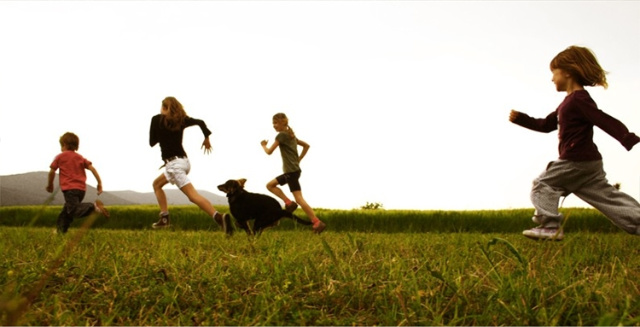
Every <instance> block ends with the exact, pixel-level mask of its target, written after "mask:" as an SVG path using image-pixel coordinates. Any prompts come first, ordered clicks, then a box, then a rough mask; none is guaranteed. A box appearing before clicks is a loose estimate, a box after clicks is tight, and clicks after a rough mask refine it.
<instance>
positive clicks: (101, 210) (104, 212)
mask: <svg viewBox="0 0 640 327" xmlns="http://www.w3.org/2000/svg"><path fill="white" fill-rule="evenodd" d="M94 205H95V207H96V211H97V212H98V213H100V214H101V215H103V216H105V217H107V218H109V211H108V210H107V208H105V207H104V203H102V201H100V200H96V203H94Z"/></svg>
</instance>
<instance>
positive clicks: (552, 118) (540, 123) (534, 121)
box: [509, 110, 558, 133]
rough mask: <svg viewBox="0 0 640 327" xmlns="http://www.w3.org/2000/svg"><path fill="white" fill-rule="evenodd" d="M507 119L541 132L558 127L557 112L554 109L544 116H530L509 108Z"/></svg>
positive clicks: (547, 131)
mask: <svg viewBox="0 0 640 327" xmlns="http://www.w3.org/2000/svg"><path fill="white" fill-rule="evenodd" d="M509 121H510V122H512V123H514V124H516V125H520V126H522V127H525V128H528V129H530V130H534V131H537V132H541V133H549V132H552V131H555V130H556V129H558V113H557V112H555V111H554V112H552V113H550V114H549V115H547V117H545V118H532V117H530V116H529V115H527V114H525V113H522V112H519V111H515V110H511V112H510V113H509Z"/></svg>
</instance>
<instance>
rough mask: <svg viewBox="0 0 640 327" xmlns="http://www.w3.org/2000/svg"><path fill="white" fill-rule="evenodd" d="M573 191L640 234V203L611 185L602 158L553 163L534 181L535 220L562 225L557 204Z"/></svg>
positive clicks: (550, 225)
mask: <svg viewBox="0 0 640 327" xmlns="http://www.w3.org/2000/svg"><path fill="white" fill-rule="evenodd" d="M571 193H573V194H575V195H576V196H577V197H579V198H580V199H582V200H584V201H585V202H587V203H588V204H590V205H592V206H593V207H594V208H596V209H598V210H600V212H602V213H603V214H604V215H605V216H606V217H607V218H609V220H611V222H613V224H614V225H616V226H618V227H620V228H621V229H623V230H624V231H625V232H627V233H629V234H634V235H640V203H638V201H636V200H635V199H634V198H632V197H631V196H629V195H627V194H625V193H623V192H620V191H618V190H617V189H616V188H615V187H613V186H611V185H609V183H608V182H607V179H606V178H605V172H604V170H603V168H602V160H595V161H569V160H557V161H552V162H550V163H549V165H548V166H547V169H546V170H545V171H544V172H543V173H542V174H541V175H540V176H539V177H538V178H536V179H535V180H534V181H533V188H532V189H531V202H532V203H533V206H534V207H535V209H536V212H535V216H534V219H535V220H537V221H538V223H540V224H541V225H542V226H543V227H547V228H558V227H560V225H561V224H562V219H563V217H562V214H560V213H559V212H558V203H559V201H560V197H562V196H567V195H569V194H571Z"/></svg>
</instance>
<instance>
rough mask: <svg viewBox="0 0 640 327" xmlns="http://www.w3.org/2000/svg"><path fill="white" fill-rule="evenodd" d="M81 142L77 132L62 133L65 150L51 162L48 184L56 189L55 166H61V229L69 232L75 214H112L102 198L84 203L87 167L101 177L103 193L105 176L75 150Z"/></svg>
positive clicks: (51, 190) (80, 215)
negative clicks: (54, 182) (102, 176)
mask: <svg viewBox="0 0 640 327" xmlns="http://www.w3.org/2000/svg"><path fill="white" fill-rule="evenodd" d="M79 145H80V139H79V138H78V136H77V135H75V134H73V133H70V132H67V133H64V135H62V136H61V137H60V147H61V151H62V153H60V154H58V155H57V156H56V157H55V159H53V162H52V163H51V166H49V167H50V168H51V170H49V181H48V184H47V187H46V190H47V192H49V193H51V192H53V180H54V178H55V176H56V170H58V169H60V178H59V179H60V189H61V190H62V193H63V194H64V207H63V208H62V212H60V215H59V216H58V223H57V226H58V232H59V233H62V234H64V233H66V232H67V230H68V229H69V226H70V225H71V222H73V218H80V217H86V216H88V215H90V214H91V213H93V212H98V213H100V214H102V215H103V216H105V217H107V218H108V217H109V212H108V211H107V209H106V208H105V207H104V204H103V203H102V201H100V200H96V202H95V203H87V202H85V203H83V202H82V200H83V199H84V195H85V192H86V190H87V184H86V181H87V175H86V174H85V169H88V170H90V171H91V173H93V176H94V177H95V178H96V181H98V186H97V188H98V195H100V194H102V180H101V179H100V175H98V171H96V169H95V168H94V167H93V165H92V164H91V161H89V160H87V159H85V158H84V157H82V156H81V155H80V154H78V153H77V152H76V151H77V150H78V147H79Z"/></svg>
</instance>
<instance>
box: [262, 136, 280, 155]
mask: <svg viewBox="0 0 640 327" xmlns="http://www.w3.org/2000/svg"><path fill="white" fill-rule="evenodd" d="M267 143H269V142H268V141H267V140H262V142H260V145H262V149H263V150H264V152H265V153H266V154H268V155H271V154H272V153H273V151H275V150H276V148H277V147H278V146H279V145H280V142H279V141H278V140H275V141H273V144H271V147H270V148H269V147H267Z"/></svg>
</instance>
